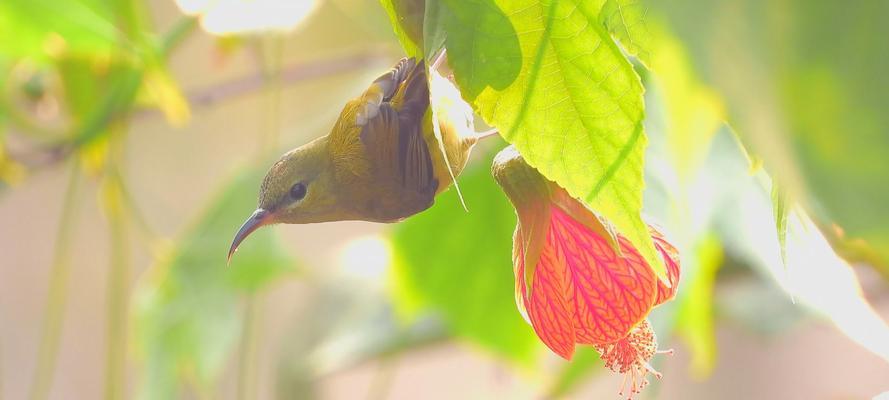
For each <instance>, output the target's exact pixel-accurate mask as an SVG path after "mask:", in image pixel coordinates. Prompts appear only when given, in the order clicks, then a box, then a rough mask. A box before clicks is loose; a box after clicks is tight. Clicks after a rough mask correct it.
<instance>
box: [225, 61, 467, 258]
mask: <svg viewBox="0 0 889 400" xmlns="http://www.w3.org/2000/svg"><path fill="white" fill-rule="evenodd" d="M436 64H437V62H436ZM426 68H427V67H426V63H425V61H422V60H421V61H419V62H418V61H417V60H416V59H413V58H404V59H402V60H401V61H399V62H398V64H396V65H395V67H393V68H392V69H391V70H389V71H388V72H387V73H385V74H383V75H382V76H380V77H379V78H377V79H376V80H374V81H373V82H372V83H371V84H370V87H368V88H367V90H365V91H364V93H363V94H361V95H360V96H358V97H357V98H355V99H353V100H351V101H349V102H348V103H346V105H345V107H343V110H342V112H341V113H340V116H339V118H338V119H337V121H336V123H335V124H334V125H333V129H332V130H331V131H330V133H329V134H327V135H325V136H322V137H320V138H317V139H315V140H313V141H311V142H309V143H306V144H304V145H302V146H300V147H297V148H295V149H293V150H290V151H288V152H287V153H285V154H284V155H283V156H281V158H280V159H279V160H278V161H277V162H276V163H275V164H274V165H272V167H271V169H269V171H268V173H267V174H266V176H265V178H264V179H263V181H262V185H261V186H260V189H259V207H258V208H257V209H256V211H254V212H253V214H252V215H251V216H250V217H249V218H247V221H245V222H244V224H243V225H242V226H241V228H240V229H239V230H238V233H237V234H236V235H235V238H234V241H232V244H231V248H230V249H229V253H228V257H229V259H231V256H232V254H233V253H234V252H235V250H237V248H238V245H240V244H241V242H242V241H243V240H244V239H245V238H246V237H247V236H248V235H250V234H251V233H252V232H253V231H255V230H256V229H258V228H260V227H262V226H264V225H269V224H275V223H284V224H307V223H316V222H328V221H344V220H361V221H372V222H384V223H391V222H397V221H400V220H403V219H404V218H407V217H409V216H411V215H414V214H416V213H418V212H420V211H423V210H425V209H427V208H429V207H431V206H432V203H433V202H434V199H435V196H436V195H437V194H439V193H441V192H442V191H444V190H445V189H447V188H448V187H449V186H450V185H451V183H452V181H453V177H455V176H457V175H459V174H460V172H461V171H462V170H463V167H464V166H465V165H466V161H467V159H468V158H469V153H470V152H471V150H472V147H473V146H474V145H475V144H476V142H477V141H478V138H479V135H477V134H476V132H475V128H474V123H473V111H472V108H471V107H470V106H469V105H468V104H466V102H464V101H463V100H462V98H461V97H460V92H459V91H458V90H457V88H456V87H455V86H454V85H453V84H452V83H451V82H450V81H449V80H448V79H446V78H444V77H443V76H441V75H440V74H439V73H438V72H437V71H435V69H434V68H433V69H432V70H430V71H431V73H430V74H428V75H427V69H426ZM429 78H431V80H430V79H429ZM430 86H431V89H432V90H431V91H430ZM430 94H431V96H430ZM433 120H435V121H436V122H437V125H438V131H439V134H438V135H437V134H436V132H435V129H434V127H433Z"/></svg>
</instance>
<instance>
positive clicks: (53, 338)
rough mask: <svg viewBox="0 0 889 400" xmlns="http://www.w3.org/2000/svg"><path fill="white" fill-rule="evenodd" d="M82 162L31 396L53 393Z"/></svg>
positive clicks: (56, 261)
mask: <svg viewBox="0 0 889 400" xmlns="http://www.w3.org/2000/svg"><path fill="white" fill-rule="evenodd" d="M79 176H80V173H79V171H78V164H77V162H76V161H72V166H71V176H70V178H69V180H68V188H67V189H66V190H65V198H64V200H63V202H62V216H61V218H60V221H59V229H58V232H57V233H56V244H55V250H54V253H53V261H52V270H51V272H50V278H49V289H48V292H47V298H46V312H45V313H44V314H43V328H42V331H41V337H40V347H39V349H38V353H37V368H36V370H35V372H34V380H33V381H32V382H31V392H30V398H31V399H32V400H42V399H45V398H46V397H47V395H48V394H49V388H50V386H51V385H52V378H53V372H54V371H55V365H56V356H57V355H58V352H59V337H60V336H61V332H62V321H63V319H64V315H65V298H66V297H67V294H68V275H69V273H70V271H69V268H68V259H69V253H70V250H71V234H72V233H73V232H74V228H75V225H76V218H75V217H76V215H75V214H76V210H77V205H78V198H77V192H78V186H79Z"/></svg>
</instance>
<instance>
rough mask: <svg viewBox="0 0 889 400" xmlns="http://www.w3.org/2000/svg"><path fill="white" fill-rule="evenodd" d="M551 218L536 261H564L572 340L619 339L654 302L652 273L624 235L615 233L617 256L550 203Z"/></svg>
mask: <svg viewBox="0 0 889 400" xmlns="http://www.w3.org/2000/svg"><path fill="white" fill-rule="evenodd" d="M551 218H552V224H551V225H550V236H549V237H548V238H547V245H546V246H545V248H544V251H543V254H542V255H541V264H543V262H544V260H545V257H544V255H547V256H550V257H551V259H552V260H554V261H556V260H557V261H558V262H559V263H564V267H562V268H563V270H564V273H565V277H564V278H565V285H566V289H567V291H568V293H567V300H568V305H569V306H571V307H572V309H573V311H574V315H573V320H574V328H575V335H576V339H577V342H578V343H585V344H601V343H610V342H614V341H617V340H620V339H622V338H624V337H625V336H626V335H627V334H628V333H629V332H630V330H631V329H632V328H633V327H634V326H636V324H638V323H639V322H640V321H642V320H643V319H644V318H645V317H646V316H647V315H648V313H649V311H650V310H651V307H652V306H653V305H654V299H655V295H656V288H657V283H656V282H657V277H656V275H655V274H654V271H653V270H652V269H651V268H650V267H649V266H648V264H646V263H645V261H644V259H643V258H642V256H641V255H640V254H639V252H638V251H636V249H635V248H633V246H632V245H631V244H630V242H629V241H627V240H626V239H625V238H623V237H620V236H619V237H618V242H619V244H620V247H621V252H622V253H623V254H622V255H621V256H618V255H617V254H616V253H615V252H614V250H613V248H612V247H611V246H610V245H609V243H608V241H607V239H606V238H604V237H602V236H601V235H599V234H597V233H596V232H594V231H593V230H591V229H590V228H589V227H587V226H586V225H583V224H581V223H579V222H577V221H575V220H574V219H572V218H571V217H570V216H569V215H568V214H567V213H565V212H564V211H563V210H561V209H560V208H559V207H553V209H552V217H551ZM540 267H541V266H540V265H539V266H538V268H540ZM536 289H537V287H536V286H535V287H534V288H533V289H532V294H533V291H534V290H536Z"/></svg>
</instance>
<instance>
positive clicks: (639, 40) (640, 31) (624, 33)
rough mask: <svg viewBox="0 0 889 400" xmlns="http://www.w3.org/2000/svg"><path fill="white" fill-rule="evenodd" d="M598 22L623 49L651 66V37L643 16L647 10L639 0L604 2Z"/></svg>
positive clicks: (609, 0) (608, 0)
mask: <svg viewBox="0 0 889 400" xmlns="http://www.w3.org/2000/svg"><path fill="white" fill-rule="evenodd" d="M601 7H602V11H601V12H600V13H599V21H600V23H602V24H604V25H605V27H606V28H608V30H609V31H610V32H611V34H612V35H614V36H615V37H616V38H617V40H618V41H620V44H621V45H623V47H624V49H626V50H627V52H629V53H630V54H632V55H634V56H636V58H638V59H639V61H641V62H642V63H643V64H645V65H651V48H652V43H651V42H652V38H653V35H652V34H651V32H649V30H648V26H647V25H646V21H645V16H646V14H647V12H648V9H647V8H646V7H645V5H644V3H642V2H641V1H639V0H606V1H605V3H604V4H603V5H602V6H601Z"/></svg>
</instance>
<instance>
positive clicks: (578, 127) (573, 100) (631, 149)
mask: <svg viewBox="0 0 889 400" xmlns="http://www.w3.org/2000/svg"><path fill="white" fill-rule="evenodd" d="M445 3H446V4H447V5H448V7H449V9H450V13H449V18H448V21H446V24H445V25H446V28H447V31H448V36H447V39H446V47H447V49H448V60H449V63H450V65H451V67H453V69H454V72H455V77H456V79H457V83H458V84H459V86H460V88H461V91H462V94H463V97H464V98H465V99H466V100H467V101H469V102H470V103H471V104H472V105H473V106H474V108H475V110H476V111H477V112H478V113H479V114H480V115H481V116H482V117H483V118H484V119H485V121H486V122H487V123H488V124H490V125H493V126H496V127H497V128H498V129H499V130H500V133H501V135H503V137H504V138H506V140H507V141H509V142H510V143H513V144H515V146H516V147H517V148H518V150H519V152H521V153H522V155H523V156H524V157H525V159H526V160H527V161H528V163H529V164H531V166H533V167H535V168H537V169H538V170H539V171H540V172H541V173H543V174H544V175H545V176H546V177H547V178H549V179H551V180H553V181H555V182H557V183H558V184H559V185H560V186H562V187H564V188H565V189H566V190H568V192H569V193H570V194H571V195H572V196H575V197H577V198H580V199H583V200H585V201H586V202H587V203H588V204H589V205H590V206H591V207H592V208H593V209H594V210H596V211H597V212H599V213H601V214H602V215H604V216H605V217H606V218H608V220H609V221H611V222H612V223H613V224H614V225H616V227H617V229H618V230H619V231H620V232H621V233H622V234H623V235H624V236H626V237H627V238H628V239H629V240H630V241H631V242H632V243H633V244H634V245H635V247H636V248H638V249H639V250H640V252H641V253H642V254H643V256H644V257H645V259H646V260H647V261H648V263H649V264H650V265H652V267H653V268H654V269H655V271H656V272H657V273H658V274H659V275H660V276H664V266H663V261H662V260H661V259H660V257H658V256H657V254H656V252H655V249H654V245H653V243H652V240H651V237H650V236H649V234H648V230H647V227H646V225H645V223H644V222H643V221H642V219H641V217H640V210H641V208H642V189H643V179H642V164H643V152H644V148H645V143H646V140H647V139H646V137H645V134H644V132H643V126H642V120H643V117H644V105H643V100H642V92H643V89H642V84H641V82H640V79H639V76H638V75H637V74H636V72H635V71H634V70H633V67H632V65H631V64H630V62H629V61H628V60H627V59H626V57H625V56H624V55H623V53H622V52H621V50H620V48H619V47H618V45H617V44H616V43H615V42H614V40H613V39H612V37H611V34H610V32H609V31H608V29H607V28H606V27H605V26H603V25H602V23H600V18H601V11H602V9H601V6H602V4H601V3H599V4H596V3H595V2H581V1H569V0H561V1H560V0H552V1H550V0H541V1H496V2H495V1H493V0H467V1H459V2H458V1H456V0H448V1H446V2H445Z"/></svg>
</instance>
